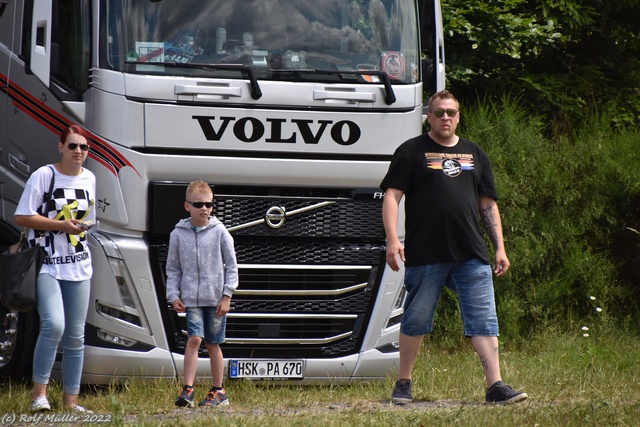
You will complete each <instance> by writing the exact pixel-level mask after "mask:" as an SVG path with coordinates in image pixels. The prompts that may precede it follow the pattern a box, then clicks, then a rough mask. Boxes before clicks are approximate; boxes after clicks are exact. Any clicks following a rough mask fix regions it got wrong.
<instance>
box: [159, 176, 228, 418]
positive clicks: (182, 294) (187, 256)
mask: <svg viewBox="0 0 640 427" xmlns="http://www.w3.org/2000/svg"><path fill="white" fill-rule="evenodd" d="M184 208H185V209H186V211H187V212H189V214H190V215H191V217H190V218H185V219H182V220H180V221H179V222H178V223H177V224H176V227H175V229H174V230H173V231H172V232H171V236H170V240H169V254H168V257H167V301H169V302H171V304H172V306H173V309H174V310H175V311H176V312H178V313H183V312H185V311H186V313H187V335H188V339H187V348H186V349H185V352H184V387H183V388H182V393H181V394H180V396H179V397H178V398H177V399H176V406H188V407H193V394H194V393H193V384H194V380H195V376H196V369H197V366H198V349H199V348H200V344H201V343H202V339H203V337H204V343H205V346H206V347H207V351H208V352H209V360H210V363H211V376H212V377H213V387H212V388H211V389H210V390H209V393H208V394H207V397H206V398H205V399H204V400H203V401H202V402H200V404H199V406H202V407H210V406H218V405H228V404H229V399H228V398H227V395H226V392H225V390H224V388H222V377H223V374H224V358H223V356H222V350H221V349H220V344H222V343H223V342H224V335H225V327H226V320H227V318H226V314H227V313H228V312H229V308H230V304H231V296H232V295H233V292H234V291H235V289H236V288H237V287H238V266H237V262H236V255H235V250H234V247H233V238H232V237H231V234H229V232H228V231H227V229H226V228H225V227H224V225H222V223H221V222H220V221H219V220H218V219H217V218H216V217H214V216H212V215H211V210H212V209H213V191H212V190H211V187H209V184H207V183H206V182H204V181H201V180H197V181H193V182H192V183H191V184H189V187H188V188H187V195H186V201H185V202H184Z"/></svg>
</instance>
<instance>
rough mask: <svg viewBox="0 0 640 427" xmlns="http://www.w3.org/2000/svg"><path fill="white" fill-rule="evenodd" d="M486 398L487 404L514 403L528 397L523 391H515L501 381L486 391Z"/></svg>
mask: <svg viewBox="0 0 640 427" xmlns="http://www.w3.org/2000/svg"><path fill="white" fill-rule="evenodd" d="M486 397H487V403H516V402H520V401H522V400H525V399H526V398H527V397H529V396H528V395H527V393H525V392H524V391H515V390H514V389H512V388H511V387H509V386H508V385H506V384H505V383H503V382H502V381H498V382H496V383H495V384H494V385H492V386H491V387H489V388H488V389H487V396H486Z"/></svg>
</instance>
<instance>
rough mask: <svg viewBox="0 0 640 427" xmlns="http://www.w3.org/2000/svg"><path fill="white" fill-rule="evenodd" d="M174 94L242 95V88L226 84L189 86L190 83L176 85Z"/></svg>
mask: <svg viewBox="0 0 640 427" xmlns="http://www.w3.org/2000/svg"><path fill="white" fill-rule="evenodd" d="M174 90H175V93H176V95H196V96H198V95H219V96H235V97H241V96H242V89H241V88H239V87H228V86H226V87H225V86H191V85H176V86H175V88H174Z"/></svg>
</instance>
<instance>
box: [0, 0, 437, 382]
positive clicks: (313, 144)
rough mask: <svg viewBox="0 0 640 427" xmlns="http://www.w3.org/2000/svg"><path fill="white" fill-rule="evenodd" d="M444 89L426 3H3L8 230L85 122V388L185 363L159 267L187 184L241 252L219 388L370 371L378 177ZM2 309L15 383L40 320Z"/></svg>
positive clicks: (393, 327) (379, 291)
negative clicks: (63, 138)
mask: <svg viewBox="0 0 640 427" xmlns="http://www.w3.org/2000/svg"><path fill="white" fill-rule="evenodd" d="M443 87H444V47H443V39H442V20H441V13H440V4H439V0H423V1H421V2H418V1H416V0H322V1H317V0H206V1H205V0H136V1H131V0H0V195H1V198H0V203H1V209H0V244H1V245H2V246H7V245H9V244H11V243H14V242H15V241H17V238H18V235H19V233H20V231H21V230H20V229H19V228H18V227H17V226H16V224H15V221H14V212H15V209H16V205H17V203H18V200H19V199H20V195H21V193H22V192H23V190H24V187H25V183H26V181H27V179H28V177H29V175H30V174H31V173H32V172H33V171H34V170H35V169H37V168H38V167H40V166H42V165H45V164H48V163H54V162H56V161H57V157H58V154H59V153H58V152H57V150H56V146H57V142H58V136H59V134H60V132H61V131H62V130H63V129H64V128H65V127H66V126H68V125H70V124H78V125H81V126H83V127H84V128H86V129H87V130H88V131H89V132H90V134H91V140H90V146H91V147H90V152H89V155H88V160H87V163H86V167H87V168H89V169H90V170H91V171H92V172H93V173H94V174H95V175H96V179H97V200H96V202H95V209H96V213H97V218H98V220H99V225H98V226H96V227H94V228H93V230H92V232H91V236H90V238H89V240H90V245H91V253H92V260H93V268H94V273H93V278H92V280H91V298H90V304H89V308H88V315H87V322H86V330H85V359H84V368H83V377H82V382H83V383H86V384H104V383H109V382H111V381H113V380H114V379H118V378H126V377H130V376H139V377H142V378H160V377H167V378H179V377H181V376H182V370H183V357H184V351H185V345H186V338H187V337H186V325H185V319H184V317H183V315H182V314H180V313H176V312H174V311H173V310H172V307H171V306H170V304H169V303H167V301H166V299H165V260H166V256H167V249H168V239H169V233H170V232H171V230H172V229H173V227H174V225H175V224H176V222H177V221H178V220H179V219H181V218H183V217H185V216H186V212H185V211H184V208H183V202H184V200H185V190H186V187H187V185H188V183H189V182H191V181H193V180H195V179H203V180H205V181H207V182H209V183H210V184H211V186H212V187H213V188H214V192H215V207H214V210H213V214H214V215H215V216H216V217H217V218H219V219H220V220H221V221H222V223H223V224H224V225H225V226H226V227H227V229H228V230H229V231H230V232H231V234H232V236H233V238H234V242H235V249H236V253H237V260H238V267H239V287H238V289H237V291H236V292H235V294H234V296H233V299H232V305H231V311H230V313H229V314H228V319H227V330H226V341H225V343H224V344H223V352H224V355H225V377H226V378H227V380H234V379H245V380H258V381H271V380H276V381H284V382H292V381H297V382H299V383H321V382H328V381H330V382H335V383H345V382H350V381H358V380H372V379H384V378H386V377H387V376H388V375H389V374H390V372H392V371H393V370H394V369H395V367H396V366H397V364H398V361H399V353H398V344H397V341H398V335H399V321H400V316H401V315H402V304H403V301H404V295H405V293H404V289H403V277H402V272H397V273H396V272H393V271H391V270H390V269H389V268H387V267H386V266H385V234H384V229H383V225H382V220H381V207H382V198H383V193H382V192H381V190H380V188H379V187H378V185H379V183H380V180H381V179H382V177H383V176H384V174H385V172H386V169H387V167H388V163H389V160H390V158H391V155H392V153H393V152H394V150H395V148H396V147H397V146H398V145H399V144H400V143H401V142H403V141H405V140H407V139H409V138H411V137H413V136H416V135H418V134H420V133H421V132H422V124H423V103H424V101H425V100H426V97H427V96H429V95H430V94H432V93H434V91H437V90H440V89H443ZM401 217H403V215H401ZM399 227H400V229H403V225H402V224H400V225H399ZM0 319H1V320H2V327H1V328H0V377H2V378H13V379H28V378H30V375H31V364H32V355H33V349H34V345H35V340H36V338H37V335H38V316H37V313H36V312H27V313H18V312H12V311H9V310H7V309H6V308H4V307H2V308H0ZM59 356H60V354H59ZM200 356H201V358H200V361H199V365H198V372H197V374H198V376H199V377H207V376H209V375H210V373H209V361H208V358H207V354H206V349H205V348H204V347H203V348H202V353H201V355H200ZM60 369H61V363H60V357H59V358H58V359H57V361H56V364H55V366H54V376H59V375H60Z"/></svg>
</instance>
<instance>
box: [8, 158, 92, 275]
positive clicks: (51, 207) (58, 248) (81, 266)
mask: <svg viewBox="0 0 640 427" xmlns="http://www.w3.org/2000/svg"><path fill="white" fill-rule="evenodd" d="M53 169H54V170H55V183H54V187H53V195H52V196H51V197H50V198H49V200H48V202H46V203H45V204H44V205H43V204H42V197H43V195H44V193H46V192H47V191H49V186H50V184H51V176H52V174H51V168H49V166H43V167H41V168H39V169H38V170H36V171H35V172H33V173H32V174H31V176H30V177H29V180H28V181H27V184H26V187H25V189H24V192H23V193H22V196H21V197H20V202H19V203H18V207H17V209H16V215H41V214H43V215H44V216H46V217H48V218H52V219H59V220H65V219H70V218H75V219H81V220H84V221H89V220H91V221H95V220H96V213H95V197H96V195H95V194H96V178H95V176H94V175H93V173H92V172H91V171H89V170H88V169H86V168H82V172H81V173H80V175H77V176H68V175H63V174H61V173H60V172H58V171H57V170H56V169H55V167H53ZM40 236H41V237H40ZM87 237H88V235H87V232H86V231H84V232H82V233H80V234H78V235H70V234H66V233H64V232H62V231H44V232H40V231H37V230H29V236H28V239H29V245H30V246H35V245H39V246H43V247H44V248H45V250H46V251H47V257H46V259H45V261H44V264H42V268H41V269H40V274H43V273H48V274H50V275H52V276H53V277H55V278H56V279H58V280H72V281H81V280H88V279H90V278H91V275H92V273H93V269H92V267H91V253H90V252H89V242H88V240H87Z"/></svg>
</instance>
